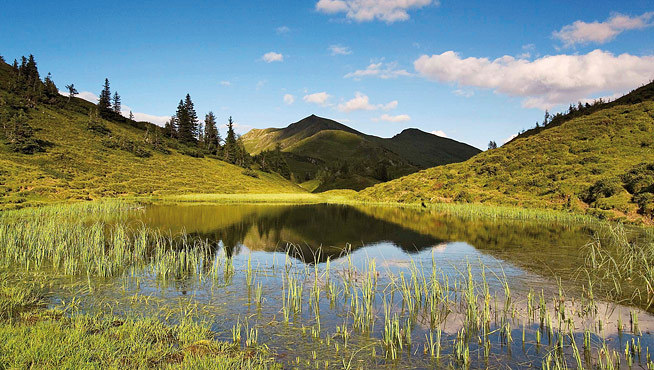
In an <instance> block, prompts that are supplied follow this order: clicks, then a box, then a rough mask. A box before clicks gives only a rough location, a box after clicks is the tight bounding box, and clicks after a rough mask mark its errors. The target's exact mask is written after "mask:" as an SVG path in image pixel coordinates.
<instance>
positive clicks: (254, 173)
mask: <svg viewBox="0 0 654 370" xmlns="http://www.w3.org/2000/svg"><path fill="white" fill-rule="evenodd" d="M241 173H242V174H244V175H245V176H250V177H254V178H255V179H258V178H259V174H258V173H257V171H255V170H253V169H251V168H246V169H244V170H243V171H241Z"/></svg>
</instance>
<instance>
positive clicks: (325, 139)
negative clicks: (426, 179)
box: [241, 115, 479, 191]
mask: <svg viewBox="0 0 654 370" xmlns="http://www.w3.org/2000/svg"><path fill="white" fill-rule="evenodd" d="M241 139H242V142H243V144H244V145H245V148H246V150H247V151H249V152H250V153H251V154H255V155H260V156H261V155H265V154H266V153H272V152H274V151H275V150H277V149H278V150H280V151H281V155H282V156H283V158H284V161H285V163H286V164H287V165H288V169H289V171H290V173H291V174H292V178H293V179H294V180H295V181H296V182H299V183H304V184H306V185H304V186H305V187H306V188H307V189H309V190H311V191H325V190H330V189H341V188H345V189H355V190H360V189H363V188H366V187H368V186H371V185H374V184H376V183H379V182H383V181H387V180H389V179H393V178H397V177H400V176H403V175H407V174H410V173H413V172H416V171H418V170H420V169H421V168H428V167H432V166H437V165H442V164H447V163H454V162H460V161H463V160H466V159H468V158H470V157H472V156H473V155H475V154H477V153H479V150H478V149H476V148H473V147H471V146H469V145H466V144H462V143H459V142H457V141H454V140H451V139H445V138H441V137H438V136H435V135H432V134H428V133H426V132H422V131H420V130H417V129H407V130H404V131H403V132H402V133H400V134H398V135H396V136H394V137H393V138H390V139H384V138H380V137H376V136H372V135H366V134H363V133H361V132H359V131H356V130H354V129H352V128H350V127H347V126H345V125H343V124H340V123H338V122H336V121H333V120H329V119H325V118H321V117H317V116H315V115H312V116H309V117H307V118H305V119H303V120H301V121H299V122H296V123H293V124H291V125H289V126H288V127H286V128H283V129H274V128H268V129H263V130H260V129H254V130H251V131H250V132H248V133H247V134H245V135H244V136H243V137H242V138H241Z"/></svg>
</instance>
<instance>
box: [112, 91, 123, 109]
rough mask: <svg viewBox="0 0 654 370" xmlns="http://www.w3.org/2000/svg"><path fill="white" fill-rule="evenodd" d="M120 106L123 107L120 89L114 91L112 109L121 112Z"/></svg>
mask: <svg viewBox="0 0 654 370" xmlns="http://www.w3.org/2000/svg"><path fill="white" fill-rule="evenodd" d="M120 108H121V107H120V95H118V91H116V92H115V93H114V98H113V106H112V109H113V110H114V112H116V113H117V114H120V112H121V110H120Z"/></svg>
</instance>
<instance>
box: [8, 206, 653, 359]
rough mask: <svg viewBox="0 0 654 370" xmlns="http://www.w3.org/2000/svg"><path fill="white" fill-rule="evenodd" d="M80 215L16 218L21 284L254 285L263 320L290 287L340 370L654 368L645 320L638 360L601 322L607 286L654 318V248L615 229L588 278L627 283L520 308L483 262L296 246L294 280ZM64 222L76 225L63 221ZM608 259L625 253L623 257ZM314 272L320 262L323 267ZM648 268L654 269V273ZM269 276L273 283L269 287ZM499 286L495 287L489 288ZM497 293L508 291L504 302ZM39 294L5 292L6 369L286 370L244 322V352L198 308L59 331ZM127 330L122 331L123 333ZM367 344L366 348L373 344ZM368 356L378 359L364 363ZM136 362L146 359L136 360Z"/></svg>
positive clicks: (287, 320) (636, 339) (101, 213)
mask: <svg viewBox="0 0 654 370" xmlns="http://www.w3.org/2000/svg"><path fill="white" fill-rule="evenodd" d="M80 207H81V208H79V209H77V210H67V211H66V210H42V211H39V212H36V213H34V214H29V213H26V212H27V211H22V212H23V213H21V214H20V215H19V216H20V217H18V216H14V217H12V218H3V220H2V223H0V266H2V268H3V269H4V270H7V271H9V272H8V273H12V274H27V273H32V272H37V271H44V272H46V273H47V274H57V275H64V276H76V277H77V278H78V279H79V280H81V281H84V280H85V279H86V280H88V284H87V288H86V289H88V292H89V293H92V291H93V283H92V282H91V277H101V278H107V279H110V278H121V277H122V278H125V277H130V278H132V279H134V280H135V281H136V283H137V284H138V281H139V279H152V280H154V281H157V282H160V283H162V284H163V285H162V286H165V284H167V283H174V282H175V281H180V280H185V281H188V280H194V279H195V280H197V281H198V282H202V281H207V280H208V281H209V282H210V283H211V284H212V285H216V286H230V285H232V284H236V282H237V281H238V282H243V284H244V287H245V289H247V290H246V291H247V292H248V295H249V294H250V291H251V290H254V294H253V295H254V302H251V301H250V300H249V299H248V301H249V302H248V304H252V305H253V306H258V307H261V305H262V304H263V303H264V299H265V298H266V297H264V286H265V285H264V284H265V282H266V281H269V280H271V279H272V280H278V281H279V286H280V287H281V296H277V295H276V294H274V293H269V292H266V294H271V295H270V296H268V297H269V298H271V300H272V301H275V302H279V304H280V306H281V307H280V308H279V312H280V313H281V314H282V317H283V323H284V324H285V327H286V328H287V330H291V331H292V330H301V331H302V335H307V333H308V334H310V336H308V337H307V340H308V341H312V342H314V343H316V345H317V346H318V347H317V348H322V349H323V350H325V352H326V353H335V354H336V355H337V356H340V360H341V361H332V362H331V363H332V364H336V363H339V362H340V363H341V364H342V365H343V366H345V367H346V368H347V367H352V364H356V363H358V362H357V361H364V363H368V364H374V365H375V366H376V365H380V364H386V365H391V366H393V365H398V364H407V363H411V361H412V359H416V358H417V359H420V358H419V357H416V356H421V355H419V352H420V349H424V351H423V352H424V354H423V356H425V359H424V360H426V361H437V363H440V364H442V365H444V366H453V367H463V368H469V367H493V366H495V365H498V364H501V363H502V362H503V361H509V362H510V361H512V360H511V354H512V353H514V352H517V351H522V348H528V347H531V346H536V347H537V348H539V350H538V351H537V352H536V354H533V353H532V354H530V355H526V354H525V355H524V356H527V359H526V360H525V361H527V363H529V364H530V365H531V366H535V367H542V368H548V369H549V368H566V367H575V368H582V367H584V368H585V367H586V366H587V365H591V366H593V367H595V368H599V369H610V368H614V367H619V366H620V364H619V361H620V360H622V361H624V363H627V364H632V365H635V364H640V365H642V366H645V367H652V366H654V364H652V363H651V359H649V357H648V356H647V354H648V353H649V348H647V347H646V348H645V349H644V350H643V348H642V345H641V344H640V336H641V335H642V328H641V324H640V320H639V312H638V311H637V310H636V309H633V310H631V311H629V313H628V316H627V317H621V316H619V317H618V318H617V320H618V322H617V329H618V333H620V335H625V336H626V338H627V339H628V340H630V341H629V342H627V344H626V346H625V348H620V349H617V348H616V347H615V346H610V345H607V342H606V334H605V330H606V325H608V324H604V322H606V320H607V319H606V317H604V316H603V315H601V314H600V312H601V311H600V310H599V309H598V306H599V304H600V303H599V301H598V295H599V294H601V293H602V292H604V291H605V290H604V289H602V287H603V286H604V285H603V284H605V283H604V282H605V281H612V282H615V283H614V286H616V287H618V288H620V290H619V291H616V290H611V289H609V290H606V291H607V292H608V293H610V295H609V297H610V298H612V299H624V298H623V297H622V298H620V297H621V296H620V294H622V293H624V292H627V291H631V290H628V289H627V287H626V285H629V286H633V288H630V289H639V290H638V292H640V295H632V297H635V298H639V299H640V298H642V297H647V299H645V300H639V301H636V300H635V298H634V300H630V301H629V302H632V303H639V302H641V303H642V304H643V307H645V308H649V307H650V306H651V295H650V293H651V289H650V286H651V284H652V281H651V280H648V276H650V275H649V274H650V273H651V270H650V269H651V267H650V266H651V263H650V262H651V261H652V260H651V258H652V257H651V256H652V249H651V248H652V244H651V239H647V238H646V237H647V236H651V234H647V235H645V237H644V238H642V239H639V240H638V241H637V242H634V241H633V240H634V239H633V238H630V237H629V236H628V235H627V234H626V231H625V230H624V229H611V230H610V231H609V234H608V236H607V237H598V239H596V240H595V241H594V243H595V244H592V243H591V244H590V245H589V246H588V247H587V249H586V252H587V253H588V255H589V257H588V259H587V261H588V264H589V266H588V267H593V268H595V269H599V270H600V271H610V272H612V273H614V274H617V276H616V277H611V276H608V275H602V276H596V275H593V273H592V272H590V271H586V274H585V275H583V276H585V278H586V279H587V281H588V283H584V284H583V288H582V289H581V291H576V292H574V293H572V294H573V297H575V298H576V299H575V298H572V297H571V296H570V295H569V292H566V290H565V289H563V287H564V282H563V281H562V280H558V288H559V289H558V294H556V293H554V294H551V293H548V294H546V293H545V292H543V291H541V292H540V294H539V295H538V297H537V295H536V293H535V292H534V291H533V290H529V291H528V292H527V293H526V294H524V295H520V294H518V293H516V292H514V291H512V288H511V284H510V283H509V279H508V278H507V276H506V275H505V274H504V272H503V271H491V270H490V269H488V268H487V267H486V266H484V265H483V264H482V263H481V262H479V264H478V265H477V264H476V263H473V262H469V261H468V262H467V264H466V265H465V269H463V270H461V271H458V270H457V271H458V275H455V276H451V275H448V274H446V273H444V272H443V270H441V269H440V268H439V266H438V265H437V264H436V263H435V261H434V258H433V257H432V264H431V266H423V265H422V264H417V263H415V262H411V263H410V264H409V266H408V267H406V268H405V269H403V270H402V271H401V272H400V273H399V274H398V275H396V274H394V273H392V272H391V271H379V269H378V266H377V262H376V260H374V259H370V260H368V261H366V263H364V265H363V268H362V270H361V271H359V270H358V269H357V268H356V267H355V265H354V263H353V261H352V257H351V255H350V254H349V253H346V254H345V255H344V256H343V257H342V258H341V259H340V263H339V264H338V267H334V266H333V265H334V264H332V262H331V260H330V259H327V262H326V263H325V264H324V265H318V264H313V265H307V264H303V263H300V264H297V263H296V261H297V260H295V258H293V257H292V255H293V253H297V251H298V250H302V249H301V248H299V247H297V246H293V245H289V247H288V248H287V253H286V256H285V262H284V265H283V266H281V267H275V266H273V267H272V268H270V267H267V266H260V265H258V264H253V263H252V260H251V256H250V257H249V258H247V263H246V264H244V265H243V266H240V265H239V266H236V265H235V264H234V261H233V258H231V257H230V256H229V255H228V254H227V253H226V251H225V249H224V248H221V247H219V246H218V245H217V244H216V243H215V242H212V241H209V240H203V239H199V238H195V237H192V236H190V235H188V234H186V233H181V234H179V235H166V234H163V233H162V232H160V231H158V230H154V229H151V228H148V227H146V226H144V225H132V224H129V223H127V222H125V221H122V220H121V219H120V218H119V219H117V220H116V221H113V222H106V221H105V219H106V217H108V216H107V215H108V214H112V213H116V212H118V213H119V212H124V211H125V209H124V208H123V207H120V206H116V205H113V204H109V205H107V206H106V208H98V209H97V210H95V209H91V211H90V212H87V210H85V209H84V208H83V207H84V206H80ZM128 209H129V208H128ZM66 212H68V213H66ZM64 214H65V215H67V216H66V217H62V215H64ZM89 214H91V215H94V214H95V215H96V217H97V219H96V220H93V219H92V218H93V217H91V218H89V217H88V215H89ZM76 215H78V216H79V217H76ZM607 243H611V244H607ZM609 245H610V246H615V247H616V248H617V249H616V250H611V249H610V248H609V247H608V246H609ZM293 251H296V252H293ZM316 253H317V254H318V255H319V254H320V253H321V252H320V250H318V251H317V252H316ZM314 260H320V259H319V258H316V256H314ZM645 262H647V263H649V265H646V266H643V265H644V264H645ZM473 267H474V269H473ZM473 270H474V271H473ZM263 276H265V277H266V279H268V280H260V279H262V277H263ZM627 277H631V278H632V280H631V282H629V284H625V283H622V281H623V280H624V279H625V278H627ZM609 279H610V280H609ZM490 280H495V281H494V283H493V284H490V283H489V281H490ZM491 286H494V287H496V288H495V289H493V290H491ZM36 288H37V286H36V285H35V286H34V287H33V288H30V287H28V288H25V287H24V286H12V285H11V284H10V283H3V284H0V303H1V304H2V306H1V307H2V309H3V310H2V314H3V315H4V316H3V320H5V321H6V320H9V319H11V320H13V321H12V322H10V323H6V324H3V325H2V326H1V329H0V336H2V335H4V337H3V339H6V340H5V341H4V344H0V346H4V347H2V349H3V351H2V352H3V353H9V354H12V355H11V356H7V357H0V358H1V359H2V360H1V361H2V364H4V365H6V367H24V366H25V364H29V363H36V364H39V365H43V366H41V367H77V366H79V365H80V364H85V366H87V365H88V366H101V367H102V366H103V365H107V364H108V365H109V366H107V367H125V366H127V367H162V366H168V365H171V366H173V365H174V366H180V367H187V368H192V367H202V366H204V367H207V366H209V365H210V363H211V364H217V365H215V366H214V365H211V366H214V367H213V368H220V367H217V366H218V365H221V366H232V365H234V364H237V365H238V366H239V367H245V368H248V366H249V367H250V368H266V367H267V366H274V365H272V364H271V363H270V362H269V361H268V359H267V358H264V357H265V356H264V357H261V356H262V355H250V354H244V352H243V351H244V350H247V349H249V348H259V346H260V344H259V343H260V341H261V338H262V337H261V336H260V330H261V331H262V332H263V331H264V330H266V328H265V327H262V326H260V325H257V324H253V325H252V326H250V325H251V323H250V322H249V320H248V318H245V319H241V317H240V316H239V317H238V318H236V321H235V323H234V324H233V325H232V326H231V328H232V329H231V336H232V338H231V339H232V342H233V344H230V345H228V344H225V343H219V342H214V341H212V340H213V335H214V334H213V333H212V332H211V331H209V330H207V329H206V328H205V327H204V326H202V325H200V324H198V323H197V322H196V320H194V318H196V317H197V316H198V315H199V308H198V305H199V304H198V303H197V302H194V301H193V300H192V299H191V300H189V301H188V303H187V304H185V305H184V306H183V307H182V306H180V308H179V310H178V312H180V313H179V316H178V319H177V321H176V322H174V323H172V324H171V323H163V322H161V320H156V319H152V318H139V319H136V318H132V317H129V316H128V317H119V316H116V317H114V316H98V317H95V316H90V315H88V314H84V313H83V312H80V309H79V307H80V305H79V302H77V298H76V297H73V299H71V300H70V301H68V302H67V303H66V307H65V309H62V311H61V312H59V313H58V314H57V315H55V316H56V317H50V316H49V315H48V314H43V311H37V313H36V314H35V315H34V314H32V316H29V315H30V314H29V312H30V311H31V310H34V308H35V307H38V306H39V304H40V302H43V300H42V298H41V297H42V295H41V293H39V290H38V289H36ZM616 289H617V288H616ZM634 291H636V290H634ZM323 292H325V296H328V297H329V298H328V299H329V307H328V308H327V306H326V305H322V304H321V302H322V301H326V300H327V298H323V294H322V293H323ZM275 298H277V299H275ZM279 298H281V299H279ZM147 300H148V298H147V297H143V296H138V294H135V296H134V298H133V301H134V302H141V301H146V302H147ZM180 305H181V303H180ZM266 305H268V303H266ZM278 307H279V306H278ZM275 309H276V308H275ZM324 310H329V311H335V312H340V314H339V315H340V317H341V318H342V321H340V323H339V324H338V325H336V326H331V327H330V325H333V321H327V320H326V319H325V318H324V315H325V314H326V312H325V311H324ZM26 314H27V316H26ZM327 314H329V313H327ZM40 315H45V318H44V317H41V316H40ZM257 315H260V313H258V314H257ZM29 317H33V318H31V319H28V318H29ZM623 319H624V320H629V322H630V326H627V327H624V325H623V323H622V320H623ZM30 320H32V321H33V322H30ZM115 322H120V323H121V324H120V325H116V326H114V324H113V323H115ZM28 323H29V325H28ZM307 323H308V324H309V325H308V326H307V325H306V324H307ZM612 325H615V324H612ZM298 328H301V329H298ZM624 331H628V332H626V333H625V332H624ZM47 333H53V334H52V335H50V336H48V335H47ZM330 333H331V334H330ZM545 337H547V339H546V340H545ZM65 338H69V339H65ZM127 338H128V339H127ZM362 338H367V342H366V341H364V340H363V339H362ZM423 340H424V341H423ZM53 341H58V342H53ZM207 341H208V342H207ZM137 342H138V343H137ZM361 343H366V344H365V345H362V344H361ZM369 343H372V344H369ZM577 343H581V346H579V345H578V344H577ZM94 345H96V346H99V348H96V347H94ZM368 345H369V346H371V347H370V348H372V353H371V352H369V351H367V350H366V351H364V350H363V348H367V347H366V346H368ZM130 346H131V347H130ZM82 347H88V348H90V349H89V350H85V349H83V348H82ZM129 348H136V349H137V351H135V352H134V353H132V352H129V351H128V349H129ZM580 348H581V349H580ZM582 350H583V354H582ZM618 350H619V352H618ZM89 351H92V353H94V354H93V355H91V354H90V352H89ZM185 351H186V352H185ZM96 352H97V353H96ZM256 353H259V352H256ZM313 353H314V354H312V356H310V357H309V356H308V357H307V358H302V359H300V358H299V357H298V359H297V364H298V366H299V364H303V365H302V366H310V367H314V366H315V365H316V364H318V363H319V361H318V354H316V353H315V352H313ZM377 353H379V355H377ZM525 353H526V352H525ZM643 353H645V355H643ZM109 354H114V357H110V356H109ZM252 356H254V357H252ZM329 359H332V358H331V357H329V356H326V360H325V362H327V361H329ZM221 361H222V362H221ZM224 361H227V362H224ZM229 361H236V362H229ZM365 361H368V362H365ZM234 366H236V365H234Z"/></svg>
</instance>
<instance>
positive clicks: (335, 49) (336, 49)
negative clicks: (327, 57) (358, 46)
mask: <svg viewBox="0 0 654 370" xmlns="http://www.w3.org/2000/svg"><path fill="white" fill-rule="evenodd" d="M329 51H331V52H332V55H350V54H352V50H351V49H350V48H349V47H347V46H343V45H332V46H330V47H329Z"/></svg>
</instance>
